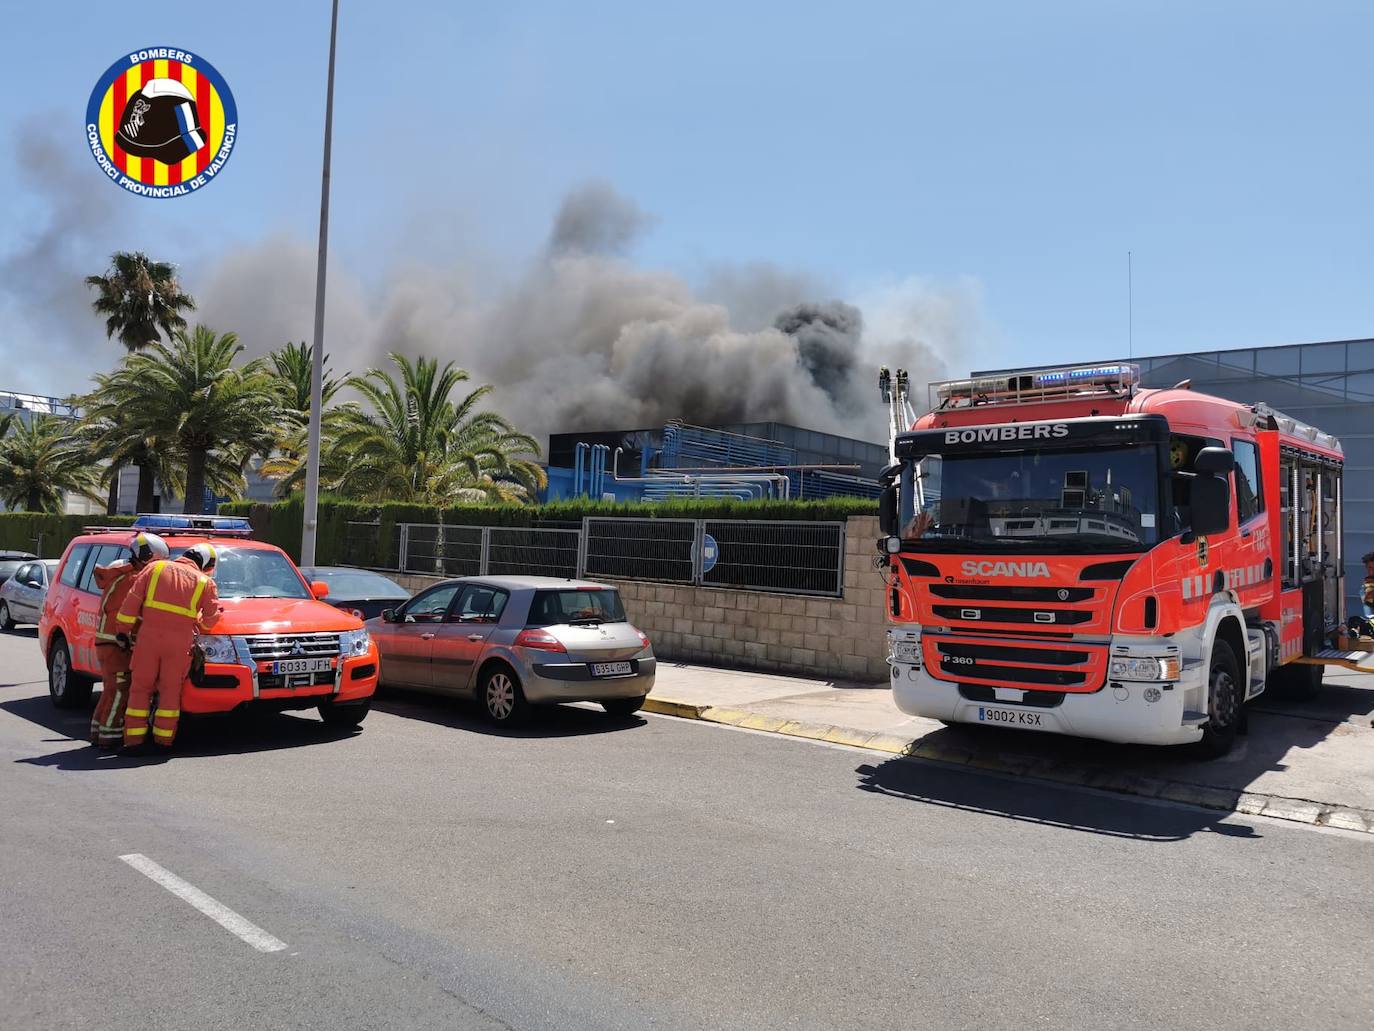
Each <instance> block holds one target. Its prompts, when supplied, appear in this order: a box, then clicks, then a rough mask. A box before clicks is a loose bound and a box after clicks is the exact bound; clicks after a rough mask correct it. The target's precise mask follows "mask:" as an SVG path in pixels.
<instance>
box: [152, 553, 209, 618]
mask: <svg viewBox="0 0 1374 1031" xmlns="http://www.w3.org/2000/svg"><path fill="white" fill-rule="evenodd" d="M166 565H167V563H166V562H159V563H158V564H157V565H156V566H154V567H153V578H152V579H151V580H149V581H148V593H147V595H145V596H144V598H143V607H144V608H145V609H158V610H159V611H161V612H171V613H174V614H175V615H178V616H187V617H189V618H190V619H195V618H196V617H197V616H199V615H200V596H201V593H202V592H203V591H204V590H205V577H203V576H201V577H197V579H196V589H195V591H193V592H192V594H191V604H190V605H189V606H185V607H183V606H181V605H172V604H170V603H169V602H165V601H158V600H157V599H156V597H155V595H156V594H157V582H158V579H159V578H160V577H161V576H162V570H163V568H164V567H165V566H166Z"/></svg>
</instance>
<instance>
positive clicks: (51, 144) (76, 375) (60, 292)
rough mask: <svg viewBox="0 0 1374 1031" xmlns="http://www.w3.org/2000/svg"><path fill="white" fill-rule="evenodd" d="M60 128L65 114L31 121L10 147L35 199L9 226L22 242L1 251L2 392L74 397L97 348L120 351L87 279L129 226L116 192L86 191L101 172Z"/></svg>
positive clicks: (21, 180) (83, 386)
mask: <svg viewBox="0 0 1374 1031" xmlns="http://www.w3.org/2000/svg"><path fill="white" fill-rule="evenodd" d="M61 125H65V123H64V122H62V121H61V120H60V119H52V118H34V119H31V120H30V121H28V122H27V123H25V125H24V126H22V127H21V129H20V131H19V132H18V133H17V134H16V138H17V139H22V140H23V141H24V145H23V146H22V147H18V146H16V147H14V148H13V149H12V151H11V153H12V155H13V160H14V162H15V165H16V166H17V167H16V171H15V174H16V178H17V180H18V183H19V186H20V188H21V190H22V191H24V192H25V193H27V194H28V196H29V199H30V201H31V203H30V204H29V205H28V206H27V207H28V212H29V222H28V224H27V225H25V224H24V222H23V221H21V220H20V219H19V218H14V219H12V220H11V222H10V224H11V226H12V227H13V229H14V231H15V234H16V236H17V237H18V238H19V243H18V246H17V247H15V248H14V249H13V250H11V251H9V252H8V253H6V254H4V255H3V256H0V318H3V324H4V351H5V355H6V358H7V359H8V360H6V361H5V362H3V363H0V364H3V366H4V371H5V374H4V377H3V381H0V390H5V389H8V390H21V391H28V392H32V393H43V394H47V393H55V394H63V395H65V394H67V393H75V392H78V391H81V390H84V389H86V387H87V383H86V380H85V376H84V375H81V374H80V372H81V370H84V369H86V368H87V367H89V366H90V364H91V357H92V354H93V353H98V351H99V349H100V346H101V345H106V346H107V347H108V356H107V357H108V358H109V362H110V363H113V361H114V360H115V359H117V358H118V356H119V355H120V354H122V353H123V348H122V347H121V346H120V345H119V342H118V341H117V340H116V341H114V342H113V343H108V344H107V342H106V340H105V326H104V323H103V322H102V321H101V320H99V319H98V318H97V317H96V316H94V315H93V314H92V313H91V300H92V298H93V294H92V292H91V291H90V290H89V289H88V288H87V287H86V284H85V282H84V280H85V277H86V276H88V275H94V274H98V273H100V272H103V271H104V269H105V267H106V265H107V264H108V262H109V256H110V252H111V250H112V249H113V248H112V247H110V246H109V242H110V241H111V240H113V239H115V238H117V237H118V236H119V235H122V234H126V233H128V232H129V230H130V224H129V219H127V218H126V217H124V216H122V215H121V213H120V209H119V205H118V202H119V201H120V200H122V199H123V198H122V197H120V196H119V194H118V191H116V190H114V189H104V190H97V189H90V188H89V186H90V182H89V180H90V178H91V177H92V176H93V175H98V173H96V172H95V170H94V167H93V166H92V167H89V168H88V167H83V166H82V165H80V164H79V162H78V159H80V158H81V157H82V154H81V151H80V150H79V149H76V148H75V147H74V145H73V142H72V140H73V137H72V136H71V135H70V134H69V133H61V132H59V131H58V130H57V128H55V126H61ZM87 161H88V162H89V158H87ZM95 185H96V186H100V185H101V184H100V183H99V182H97V183H96V184H95ZM127 249H134V248H127ZM100 367H101V368H103V367H104V365H101V366H100ZM54 372H56V375H54Z"/></svg>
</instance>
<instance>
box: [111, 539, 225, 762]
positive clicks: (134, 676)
mask: <svg viewBox="0 0 1374 1031" xmlns="http://www.w3.org/2000/svg"><path fill="white" fill-rule="evenodd" d="M214 571H215V548H214V545H212V544H210V543H208V542H207V543H204V544H196V545H193V546H192V547H190V548H187V549H186V554H184V555H183V556H182V557H181V558H179V559H177V560H176V561H175V562H170V561H166V560H163V561H160V562H153V563H152V564H150V565H149V566H148V567H147V568H146V569H144V570H143V572H141V573H139V574H138V577H137V578H136V579H135V580H134V582H133V584H132V585H131V586H130V587H129V594H128V597H127V598H125V600H124V604H123V606H122V607H121V608H120V610H119V626H120V629H121V635H128V634H130V633H132V632H133V631H135V630H137V632H138V646H137V647H136V648H135V649H134V655H133V663H132V668H131V670H130V680H129V707H128V709H127V710H125V714H126V719H125V723H124V748H125V749H126V750H132V751H137V750H138V749H140V748H142V747H143V745H144V744H146V743H147V740H148V729H149V728H148V722H147V721H148V717H149V715H150V714H151V716H152V732H153V733H152V741H153V744H155V745H158V746H161V747H163V748H171V747H172V741H173V739H174V738H175V737H176V732H177V722H178V720H179V719H180V718H181V686H182V684H183V683H184V682H185V680H186V675H187V673H189V672H190V669H191V644H192V642H193V641H194V639H195V635H196V631H197V630H207V629H209V628H210V627H212V626H214V625H215V623H216V622H218V621H219V616H220V607H219V594H218V592H217V591H216V590H215V581H214V580H213V579H211V576H212V574H213V573H214ZM154 696H156V703H154V701H153V699H154Z"/></svg>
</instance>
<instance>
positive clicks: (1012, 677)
mask: <svg viewBox="0 0 1374 1031" xmlns="http://www.w3.org/2000/svg"><path fill="white" fill-rule="evenodd" d="M924 647H925V651H926V655H925V658H926V667H927V669H929V670H930V671H931V672H932V673H933V674H934V675H935V676H937V677H939V678H940V679H941V680H947V681H951V682H954V683H958V684H961V685H964V686H967V685H970V684H972V685H978V686H981V687H986V688H987V689H988V690H989V691H991V689H992V688H994V687H1014V688H1021V689H1025V690H1031V691H1036V690H1040V691H1048V692H1051V693H1062V692H1085V691H1096V690H1097V689H1098V688H1100V687H1101V686H1102V684H1103V683H1104V681H1105V679H1106V665H1107V650H1106V649H1105V648H1104V647H1102V646H1100V645H1078V646H1068V645H1064V644H1051V643H1049V642H1046V643H1045V644H1039V643H1032V642H1008V643H1005V644H994V643H992V642H990V641H986V640H967V639H963V640H961V639H959V638H957V637H944V636H928V637H926V638H925V645H924ZM961 689H962V688H961ZM973 700H975V701H991V700H993V698H992V696H991V695H989V696H988V697H987V698H983V697H982V696H981V695H980V696H979V697H978V698H977V699H973Z"/></svg>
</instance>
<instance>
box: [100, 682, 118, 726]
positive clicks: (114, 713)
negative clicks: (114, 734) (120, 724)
mask: <svg viewBox="0 0 1374 1031" xmlns="http://www.w3.org/2000/svg"><path fill="white" fill-rule="evenodd" d="M120 694H122V692H121V691H120V690H119V689H118V688H116V689H115V693H114V702H113V703H112V704H111V705H110V711H109V712H108V713H106V714H105V722H104V723H102V724H101V725H100V727H101V729H102V730H114V729H116V723H115V720H116V719H117V718H118V716H119V696H120Z"/></svg>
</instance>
